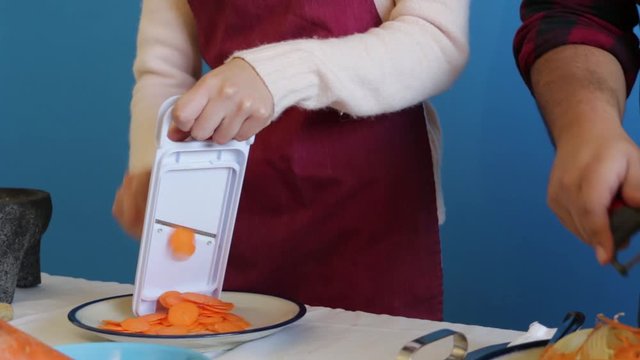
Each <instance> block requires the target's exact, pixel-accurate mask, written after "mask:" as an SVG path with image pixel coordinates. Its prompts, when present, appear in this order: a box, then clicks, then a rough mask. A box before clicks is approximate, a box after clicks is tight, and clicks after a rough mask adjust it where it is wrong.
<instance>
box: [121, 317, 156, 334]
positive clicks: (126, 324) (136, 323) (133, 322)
mask: <svg viewBox="0 0 640 360" xmlns="http://www.w3.org/2000/svg"><path fill="white" fill-rule="evenodd" d="M120 325H121V326H122V328H123V329H125V330H129V331H133V332H143V331H147V330H149V328H151V325H149V322H147V321H146V320H144V319H142V318H139V317H138V318H129V319H126V320H125V321H123V322H122V323H120Z"/></svg>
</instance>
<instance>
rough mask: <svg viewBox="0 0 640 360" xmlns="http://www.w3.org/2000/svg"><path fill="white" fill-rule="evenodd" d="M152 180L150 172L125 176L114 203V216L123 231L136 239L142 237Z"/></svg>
mask: <svg viewBox="0 0 640 360" xmlns="http://www.w3.org/2000/svg"><path fill="white" fill-rule="evenodd" d="M150 179H151V171H150V170H149V171H144V172H140V173H135V174H130V173H127V174H125V176H124V179H123V180H122V184H121V185H120V188H119V189H118V191H117V193H116V197H115V200H114V201H113V208H112V213H113V216H114V217H115V218H116V220H117V221H118V223H119V224H120V226H121V227H122V229H123V230H124V231H125V232H126V233H127V234H128V235H129V236H131V237H133V238H135V239H140V237H141V236H142V227H143V225H144V215H145V210H146V206H147V194H148V192H149V180H150Z"/></svg>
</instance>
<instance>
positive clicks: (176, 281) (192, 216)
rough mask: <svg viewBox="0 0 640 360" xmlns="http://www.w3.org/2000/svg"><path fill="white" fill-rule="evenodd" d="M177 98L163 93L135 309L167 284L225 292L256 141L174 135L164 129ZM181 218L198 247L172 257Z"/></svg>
mask: <svg viewBox="0 0 640 360" xmlns="http://www.w3.org/2000/svg"><path fill="white" fill-rule="evenodd" d="M177 99H178V97H172V98H170V99H168V100H167V101H165V102H164V103H163V104H162V106H161V107H160V110H159V112H158V133H157V144H158V148H157V150H156V157H155V160H154V164H153V168H152V171H151V179H150V182H149V193H148V199H147V206H146V212H145V219H144V226H143V231H142V239H141V242H140V251H139V254H138V265H137V269H136V280H135V289H134V294H133V304H132V307H133V312H134V313H135V314H137V315H144V314H148V313H151V312H154V311H156V301H157V298H158V297H159V296H160V295H161V294H162V293H163V292H165V291H169V290H176V291H180V292H187V291H190V292H198V293H202V294H207V295H213V296H219V295H220V292H221V291H222V283H223V279H224V273H225V269H226V265H227V258H228V255H229V249H230V246H231V240H232V235H233V227H234V224H235V219H236V213H237V208H238V203H239V200H240V190H241V188H242V182H243V179H244V173H245V168H246V165H247V160H248V156H249V148H250V145H251V144H252V142H253V138H252V139H250V140H247V141H230V142H229V143H227V144H224V145H219V144H215V143H213V142H210V141H183V142H174V141H171V140H170V139H169V138H168V137H167V132H168V130H169V126H170V124H171V120H172V118H171V116H172V110H173V106H174V104H175V102H176V101H177ZM178 226H183V227H187V228H191V229H194V230H195V233H196V235H195V236H196V251H195V253H194V254H193V255H192V256H191V257H189V258H187V259H178V258H175V257H174V256H173V254H172V253H171V249H170V248H169V246H168V241H169V237H170V235H171V233H172V232H173V231H174V230H175V228H176V227H178Z"/></svg>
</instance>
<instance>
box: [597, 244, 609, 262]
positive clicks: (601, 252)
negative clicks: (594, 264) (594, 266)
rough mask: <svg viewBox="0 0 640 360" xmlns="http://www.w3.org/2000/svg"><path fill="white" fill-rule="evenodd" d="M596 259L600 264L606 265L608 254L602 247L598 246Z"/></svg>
mask: <svg viewBox="0 0 640 360" xmlns="http://www.w3.org/2000/svg"><path fill="white" fill-rule="evenodd" d="M596 258H597V259H598V262H600V264H604V263H606V261H607V253H606V252H605V251H604V249H603V248H602V247H601V246H600V245H597V246H596Z"/></svg>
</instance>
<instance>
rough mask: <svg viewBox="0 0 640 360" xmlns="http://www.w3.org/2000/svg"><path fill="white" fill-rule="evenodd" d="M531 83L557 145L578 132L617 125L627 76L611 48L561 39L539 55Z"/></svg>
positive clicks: (608, 128) (624, 95)
mask: <svg viewBox="0 0 640 360" xmlns="http://www.w3.org/2000/svg"><path fill="white" fill-rule="evenodd" d="M531 88H532V91H533V93H534V95H535V97H536V101H537V103H538V106H539V108H540V111H541V113H542V115H543V117H544V119H545V121H546V124H547V127H548V129H549V132H550V134H551V136H552V138H553V141H554V143H555V144H556V145H559V144H560V143H561V142H562V141H564V140H565V139H567V138H570V137H571V136H572V134H575V133H576V132H582V131H585V130H589V131H593V132H598V131H610V130H612V129H617V128H620V127H621V119H622V115H623V113H624V107H625V100H626V85H625V77H624V73H623V71H622V67H621V66H620V63H619V62H618V61H617V60H616V58H615V57H613V56H612V55H611V54H610V53H608V52H606V51H604V50H601V49H598V48H595V47H591V46H585V45H565V46H561V47H558V48H556V49H554V50H552V51H550V52H548V53H546V54H545V55H543V56H542V57H541V58H539V59H538V60H537V61H536V62H535V64H534V65H533V67H532V69H531Z"/></svg>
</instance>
